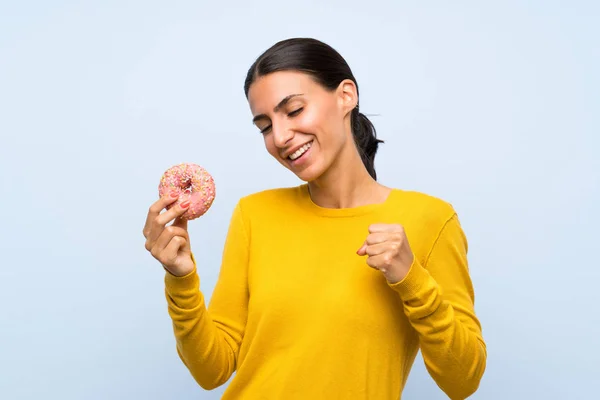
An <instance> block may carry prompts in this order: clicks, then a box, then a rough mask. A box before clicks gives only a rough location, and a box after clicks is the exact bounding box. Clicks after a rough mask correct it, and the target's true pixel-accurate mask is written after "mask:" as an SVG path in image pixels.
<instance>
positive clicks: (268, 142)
mask: <svg viewBox="0 0 600 400" xmlns="http://www.w3.org/2000/svg"><path fill="white" fill-rule="evenodd" d="M264 142H265V148H266V149H267V152H268V153H269V154H270V155H271V156H273V157H275V158H277V159H279V152H278V149H277V146H275V143H273V135H265V137H264Z"/></svg>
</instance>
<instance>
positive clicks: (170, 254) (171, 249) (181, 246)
mask: <svg viewBox="0 0 600 400" xmlns="http://www.w3.org/2000/svg"><path fill="white" fill-rule="evenodd" d="M186 247H189V242H188V241H187V240H185V239H184V238H183V237H181V236H174V237H173V238H171V241H170V242H169V243H168V244H167V246H166V247H165V248H164V249H163V250H162V252H161V253H160V255H159V257H157V258H158V260H159V261H160V262H161V263H162V264H163V265H168V266H172V265H174V264H175V260H177V256H178V255H179V252H180V251H182V250H185V249H186Z"/></svg>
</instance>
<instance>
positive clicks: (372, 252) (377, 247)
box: [366, 242, 391, 257]
mask: <svg viewBox="0 0 600 400" xmlns="http://www.w3.org/2000/svg"><path fill="white" fill-rule="evenodd" d="M389 250H391V248H390V244H389V243H388V242H384V243H378V244H373V245H370V246H367V248H366V253H367V255H368V256H370V257H373V256H377V255H379V254H383V253H385V252H386V251H389Z"/></svg>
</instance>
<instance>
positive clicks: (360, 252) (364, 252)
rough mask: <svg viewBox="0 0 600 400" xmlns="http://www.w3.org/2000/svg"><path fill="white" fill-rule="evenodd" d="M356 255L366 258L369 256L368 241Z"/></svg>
mask: <svg viewBox="0 0 600 400" xmlns="http://www.w3.org/2000/svg"><path fill="white" fill-rule="evenodd" d="M356 254H358V255H359V256H364V255H366V254H367V242H366V241H365V242H364V243H363V245H362V246H360V249H358V251H357V252H356Z"/></svg>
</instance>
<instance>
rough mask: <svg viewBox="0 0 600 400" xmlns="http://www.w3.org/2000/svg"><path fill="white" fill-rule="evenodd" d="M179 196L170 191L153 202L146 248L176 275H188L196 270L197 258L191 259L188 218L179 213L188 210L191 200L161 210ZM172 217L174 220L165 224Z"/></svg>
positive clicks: (149, 216)
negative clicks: (172, 194) (170, 193)
mask: <svg viewBox="0 0 600 400" xmlns="http://www.w3.org/2000/svg"><path fill="white" fill-rule="evenodd" d="M177 198H178V195H177V194H174V197H172V196H171V195H169V194H167V195H165V196H163V197H162V198H160V199H159V200H158V201H156V202H155V203H154V204H152V206H151V207H150V210H149V211H148V217H147V218H146V225H145V226H144V237H145V238H146V250H148V251H149V252H150V254H152V256H153V257H154V258H156V259H157V260H158V261H159V262H160V263H161V264H162V265H163V267H164V268H165V269H166V270H167V271H168V272H170V273H171V274H173V275H175V276H185V275H187V274H189V273H190V272H192V271H193V270H194V262H193V261H192V252H191V247H190V237H189V235H188V231H187V220H185V219H182V218H180V217H181V215H183V214H184V213H185V212H186V210H187V208H188V207H189V205H190V203H189V201H187V202H184V203H181V204H180V205H177V206H174V207H171V209H170V210H167V211H165V212H164V213H162V214H161V211H162V210H163V209H165V208H166V207H167V206H168V205H169V204H172V203H174V202H175V201H177ZM171 221H173V223H172V224H171V225H170V226H166V225H167V224H168V223H169V222H171Z"/></svg>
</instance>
